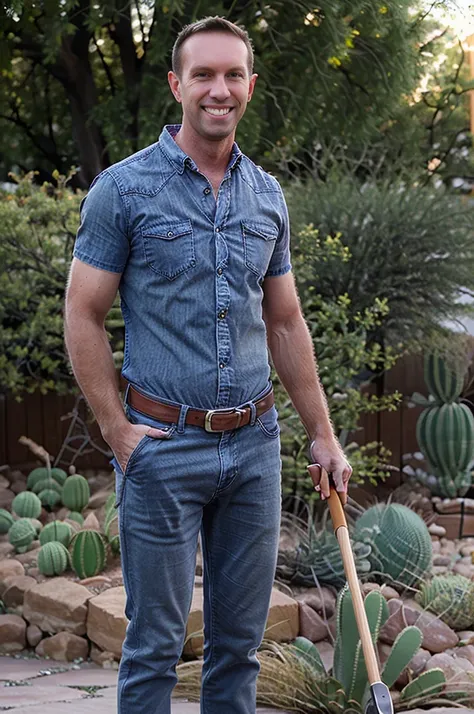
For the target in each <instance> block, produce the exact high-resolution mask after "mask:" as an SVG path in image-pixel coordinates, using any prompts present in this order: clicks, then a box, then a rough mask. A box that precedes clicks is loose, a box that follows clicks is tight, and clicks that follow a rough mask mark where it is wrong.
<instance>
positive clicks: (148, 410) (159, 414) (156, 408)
mask: <svg viewBox="0 0 474 714" xmlns="http://www.w3.org/2000/svg"><path fill="white" fill-rule="evenodd" d="M127 403H128V404H130V406H131V407H132V408H133V409H136V410H137V411H139V412H141V413H142V414H145V415H146V416H149V417H152V418H153V419H157V420H158V421H166V422H170V423H172V424H173V423H177V422H178V420H179V415H180V411H181V408H180V407H178V406H172V405H170V404H164V403H163V402H159V401H156V400H155V399H151V398H150V397H146V396H145V395H144V394H142V393H141V392H138V391H137V390H136V389H134V387H132V385H130V387H129V389H128V393H127ZM274 403H275V399H274V396H273V390H271V391H270V392H269V393H268V394H266V395H265V396H264V397H262V398H261V399H259V400H258V401H257V402H254V404H255V407H256V412H257V417H259V416H260V415H261V414H263V413H264V412H266V411H268V409H270V408H271V407H272V406H273V404H274ZM251 414H252V410H251V409H250V407H242V408H241V409H239V408H235V409H210V410H209V411H206V410H205V409H188V412H187V414H186V420H185V421H186V424H191V425H193V426H202V427H203V428H204V429H205V430H206V431H209V432H217V431H231V430H232V429H239V428H240V427H241V426H246V425H247V424H249V422H250V418H251Z"/></svg>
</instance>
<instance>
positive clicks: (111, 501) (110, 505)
mask: <svg viewBox="0 0 474 714" xmlns="http://www.w3.org/2000/svg"><path fill="white" fill-rule="evenodd" d="M115 498H116V496H115V491H113V492H112V493H111V494H110V496H109V497H108V499H107V501H106V502H105V515H106V516H107V515H108V514H109V513H111V512H113V511H114V510H116V509H115Z"/></svg>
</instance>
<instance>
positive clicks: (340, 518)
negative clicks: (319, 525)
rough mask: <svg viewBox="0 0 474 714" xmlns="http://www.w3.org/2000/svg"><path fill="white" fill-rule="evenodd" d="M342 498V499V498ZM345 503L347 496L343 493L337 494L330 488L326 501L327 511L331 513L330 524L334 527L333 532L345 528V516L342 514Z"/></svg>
mask: <svg viewBox="0 0 474 714" xmlns="http://www.w3.org/2000/svg"><path fill="white" fill-rule="evenodd" d="M342 497H344V498H342ZM346 502H347V496H346V494H345V493H339V492H338V491H336V489H335V488H334V487H333V486H331V490H330V495H329V499H328V503H329V510H330V511H331V518H332V524H333V526H334V532H337V529H338V528H340V527H341V526H346V528H347V521H346V514H345V513H344V508H343V505H345V504H346Z"/></svg>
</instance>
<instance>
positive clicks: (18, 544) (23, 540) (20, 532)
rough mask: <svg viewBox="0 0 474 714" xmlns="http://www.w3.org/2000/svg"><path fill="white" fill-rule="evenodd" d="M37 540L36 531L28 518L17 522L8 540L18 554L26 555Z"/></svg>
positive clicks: (10, 531)
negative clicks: (29, 547)
mask: <svg viewBox="0 0 474 714" xmlns="http://www.w3.org/2000/svg"><path fill="white" fill-rule="evenodd" d="M35 538H36V529H35V527H34V525H33V524H32V522H31V521H30V520H29V519H28V518H20V520H18V521H15V523H14V524H13V525H12V526H11V528H10V530H9V531H8V540H9V541H10V543H11V545H12V546H13V547H14V548H15V550H16V552H17V553H25V552H26V551H27V550H28V546H29V545H30V544H31V543H32V542H33V541H34V540H35Z"/></svg>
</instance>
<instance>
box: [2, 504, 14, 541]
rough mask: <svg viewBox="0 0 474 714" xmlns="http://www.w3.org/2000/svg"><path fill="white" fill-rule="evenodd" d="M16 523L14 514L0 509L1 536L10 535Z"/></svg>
mask: <svg viewBox="0 0 474 714" xmlns="http://www.w3.org/2000/svg"><path fill="white" fill-rule="evenodd" d="M14 522H15V520H14V518H13V516H12V514H11V513H10V512H9V511H6V510H5V509H4V508H0V535H4V534H5V533H8V531H9V530H10V528H11V527H12V525H13V523H14Z"/></svg>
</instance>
